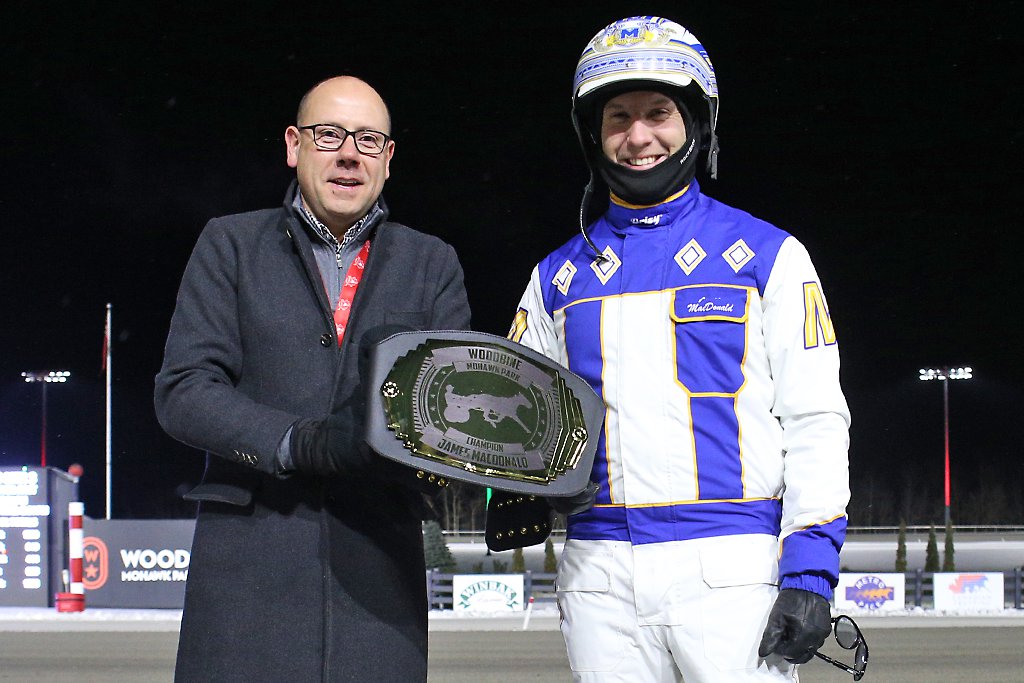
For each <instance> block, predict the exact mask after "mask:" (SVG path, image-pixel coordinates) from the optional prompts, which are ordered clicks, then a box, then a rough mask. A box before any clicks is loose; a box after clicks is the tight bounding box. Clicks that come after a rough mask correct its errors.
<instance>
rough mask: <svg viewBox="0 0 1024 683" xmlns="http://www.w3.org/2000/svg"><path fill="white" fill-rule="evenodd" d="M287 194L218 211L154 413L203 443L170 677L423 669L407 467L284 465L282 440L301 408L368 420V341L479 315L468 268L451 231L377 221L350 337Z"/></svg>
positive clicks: (414, 519) (418, 553) (248, 679)
mask: <svg viewBox="0 0 1024 683" xmlns="http://www.w3.org/2000/svg"><path fill="white" fill-rule="evenodd" d="M294 192H295V188H294V185H293V187H292V189H291V190H290V191H289V193H288V196H287V197H286V198H285V202H284V207H283V208H280V209H276V210H266V211H256V212H252V213H246V214H239V215H234V216H227V217H224V218H217V219H214V220H212V221H210V222H209V224H207V226H206V228H205V229H204V231H203V233H202V234H201V236H200V237H199V240H198V242H197V244H196V247H195V250H194V252H193V254H192V257H191V259H190V260H189V263H188V266H187V268H186V270H185V274H184V276H183V278H182V283H181V289H180V291H179V293H178V299H177V305H176V308H175V311H174V316H173V318H172V320H171V325H170V332H169V335H168V338H167V347H166V351H165V356H164V362H163V367H162V368H161V370H160V373H159V374H158V375H157V377H156V394H155V402H156V413H157V417H158V419H159V421H160V424H161V425H162V426H163V428H164V429H165V430H166V431H167V432H168V433H169V434H170V435H171V436H173V437H175V438H177V439H179V440H180V441H183V442H185V443H187V444H189V445H191V446H194V447H196V448H198V449H201V450H204V451H207V458H206V471H205V474H204V477H203V481H202V483H201V484H200V485H199V486H198V487H196V489H195V490H194V491H193V492H192V494H191V497H192V498H193V499H195V500H199V501H200V506H199V513H198V519H197V522H196V531H195V538H194V540H193V546H192V561H191V566H190V569H189V577H188V583H187V585H186V592H185V612H184V617H183V620H182V627H181V638H180V644H179V650H178V661H177V667H176V671H175V679H176V680H177V681H204V682H217V681H240V682H241V681H244V682H245V683H253V682H255V681H268V682H270V681H273V682H275V683H277V682H280V681H289V682H294V683H307V682H313V681H359V682H360V683H370V682H380V681H395V682H399V681H400V682H402V683H406V682H408V681H423V680H426V658H427V614H426V612H427V605H426V589H425V580H424V565H423V551H422V535H421V531H420V515H421V513H422V512H423V508H422V502H423V501H422V497H421V495H420V494H419V493H418V492H415V491H414V490H413V489H412V488H407V487H406V486H404V485H402V484H403V483H405V481H404V480H403V477H404V476H405V475H409V474H411V471H410V470H407V469H405V468H402V467H401V466H398V465H394V464H393V463H390V462H389V461H385V460H384V459H383V458H378V459H377V461H376V462H377V463H378V464H379V465H380V467H379V468H377V469H375V470H373V471H370V472H368V473H367V474H366V476H364V477H360V478H358V479H356V480H342V481H339V480H335V481H325V480H319V479H315V478H311V477H307V476H305V475H301V474H294V475H291V476H280V475H278V474H276V467H275V453H276V451H277V448H278V446H279V444H280V443H281V440H282V437H283V436H284V434H285V432H286V431H287V430H288V428H289V426H290V425H291V424H292V423H293V422H295V421H296V420H298V419H300V418H321V417H325V416H327V415H328V414H330V413H337V414H341V415H345V416H348V417H350V418H351V419H352V420H354V421H355V422H356V423H357V424H361V423H362V419H363V416H364V414H365V407H364V406H365V398H364V394H365V387H364V385H363V383H362V382H361V379H360V376H361V371H365V362H366V352H367V350H368V349H369V347H370V346H372V345H373V344H374V343H375V342H377V341H380V340H381V339H384V338H385V337H387V336H389V335H390V334H393V333H395V332H400V331H407V330H423V329H468V327H469V304H468V302H467V298H466V292H465V289H464V285H463V276H462V268H461V266H460V264H459V261H458V258H457V257H456V254H455V251H454V250H453V249H452V248H451V247H450V246H449V245H447V244H445V243H444V242H442V241H441V240H440V239H437V238H436V237H432V236H428V235H425V234H422V233H419V232H416V231H414V230H411V229H409V228H407V227H405V226H403V225H399V224H397V223H390V222H383V221H382V222H381V223H379V224H378V225H377V226H376V228H375V232H374V234H373V238H372V243H371V249H370V255H369V259H368V263H367V267H366V270H365V274H364V276H363V279H362V282H361V284H360V285H359V288H358V290H357V293H356V297H355V301H354V303H353V309H352V316H351V318H350V320H349V326H348V331H347V332H346V335H345V338H344V343H343V346H342V347H341V348H340V349H339V348H338V345H337V342H336V339H335V336H334V334H335V333H334V324H333V319H332V313H331V310H330V305H329V303H328V299H327V296H326V293H325V291H324V287H323V284H322V282H321V279H320V275H319V271H318V269H317V266H316V262H315V259H314V256H313V252H312V249H311V246H310V235H309V231H308V230H309V229H308V227H307V226H305V225H304V224H303V223H302V222H301V221H300V219H298V217H297V216H296V215H295V213H294V211H293V210H292V209H291V201H292V199H293V197H294ZM363 447H365V445H364V446H363ZM399 470H400V471H399ZM399 480H402V481H399Z"/></svg>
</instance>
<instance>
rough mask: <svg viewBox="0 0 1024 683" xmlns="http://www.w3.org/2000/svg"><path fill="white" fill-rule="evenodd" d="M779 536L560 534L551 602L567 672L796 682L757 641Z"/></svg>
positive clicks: (663, 680) (664, 681)
mask: <svg viewBox="0 0 1024 683" xmlns="http://www.w3.org/2000/svg"><path fill="white" fill-rule="evenodd" d="M777 584H778V540H777V539H776V538H775V537H773V536H767V535H763V534H751V535H741V536H721V537H715V538H703V539H696V540H692V541H673V542H669V543H652V544H646V545H637V546H634V545H631V544H630V543H629V542H626V541H582V540H569V541H566V543H565V547H564V548H563V550H562V556H561V559H560V561H559V566H558V579H557V591H558V608H559V611H560V613H561V617H562V619H561V629H562V635H563V636H564V638H565V643H566V649H567V650H568V654H569V663H570V665H571V667H572V671H573V680H574V681H577V682H583V683H593V682H598V681H599V682H601V683H612V682H621V683H678V682H679V681H685V682H686V683H733V682H736V683H739V682H741V681H742V682H744V683H752V682H755V681H756V682H762V681H787V682H789V683H793V682H794V681H797V680H798V678H797V672H796V669H797V667H796V666H795V665H793V664H790V663H788V662H786V661H785V660H784V659H782V658H781V657H777V656H775V655H772V656H769V657H768V658H767V659H760V658H759V657H758V656H757V647H758V645H759V644H760V642H761V634H762V633H763V631H764V627H765V623H766V622H767V620H768V613H769V611H770V610H771V607H772V604H773V603H774V601H775V596H776V595H777V594H778V587H777Z"/></svg>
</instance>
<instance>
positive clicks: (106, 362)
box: [103, 303, 112, 519]
mask: <svg viewBox="0 0 1024 683" xmlns="http://www.w3.org/2000/svg"><path fill="white" fill-rule="evenodd" d="M110 311H111V305H110V304H109V303H108V304H107V322H106V327H105V328H104V331H103V347H104V357H103V365H104V366H105V367H106V369H107V459H106V472H107V519H110V506H111V504H110V489H111V458H110V451H111V448H110V445H111V433H110V377H111V370H110V361H111V353H110V347H111V346H112V345H111V343H110V341H111V339H110V336H111V335H110V332H111V327H110Z"/></svg>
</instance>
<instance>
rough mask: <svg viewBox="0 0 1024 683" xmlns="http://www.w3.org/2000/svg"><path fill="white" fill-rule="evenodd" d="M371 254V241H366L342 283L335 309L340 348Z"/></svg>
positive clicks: (335, 327)
mask: <svg viewBox="0 0 1024 683" xmlns="http://www.w3.org/2000/svg"><path fill="white" fill-rule="evenodd" d="M369 254H370V240H366V243H365V244H363V248H362V249H360V250H359V253H358V254H356V257H355V259H353V261H352V265H351V266H349V267H348V273H347V274H346V275H345V280H344V282H342V283H341V294H339V295H338V305H337V306H336V307H335V309H334V331H335V332H336V333H337V335H338V346H341V340H342V339H344V338H345V327H346V326H347V325H348V316H349V314H351V313H352V300H353V299H355V298H356V288H357V287H359V281H360V280H361V279H362V278H363V269H364V268H366V257H367V256H369Z"/></svg>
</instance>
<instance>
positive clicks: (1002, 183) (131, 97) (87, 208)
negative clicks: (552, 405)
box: [0, 1, 1024, 524]
mask: <svg viewBox="0 0 1024 683" xmlns="http://www.w3.org/2000/svg"><path fill="white" fill-rule="evenodd" d="M89 4H92V3H66V4H57V3H52V4H50V5H49V6H48V7H47V6H46V5H47V3H37V2H11V1H8V2H5V3H3V6H2V8H0V58H2V64H3V67H4V69H3V70H4V75H3V77H2V78H3V80H2V88H0V116H2V121H3V123H4V132H3V134H2V135H0V150H2V159H3V160H4V164H3V170H2V173H3V175H4V180H3V183H2V184H0V187H2V191H0V222H2V223H0V224H2V228H3V241H2V243H0V284H2V286H0V312H2V317H3V324H2V325H0V466H20V465H26V464H28V465H32V464H38V463H39V458H40V453H39V451H40V421H41V391H40V389H39V385H28V384H25V383H24V382H22V380H21V377H20V373H21V372H22V371H26V370H32V371H35V370H50V369H66V370H70V371H71V372H72V373H73V376H72V381H71V382H70V383H68V384H66V385H61V386H55V387H51V389H50V391H49V393H48V402H47V406H48V411H47V412H48V421H49V425H48V439H47V459H48V464H50V465H54V466H58V467H62V468H66V467H67V466H68V465H70V464H71V463H75V462H77V463H80V464H82V465H83V466H84V468H85V476H84V477H83V479H82V494H83V499H84V501H85V503H86V513H87V514H89V515H90V516H94V517H101V516H102V515H103V512H104V508H103V501H104V493H103V462H104V380H103V375H102V373H101V369H100V364H101V344H102V334H103V321H104V313H105V306H106V304H107V303H108V302H109V303H111V304H113V317H114V326H113V337H114V346H113V354H114V359H113V369H114V385H113V391H114V412H113V424H114V430H113V441H114V448H113V451H114V487H113V499H114V516H115V517H167V516H178V515H187V514H190V512H191V507H190V506H188V505H186V504H184V503H181V502H179V501H178V499H177V497H178V495H179V494H180V493H181V492H182V491H183V490H184V489H185V488H187V487H188V486H190V485H192V484H194V483H196V482H197V480H198V478H199V476H200V474H201V471H202V457H201V455H200V454H199V453H198V452H196V451H193V450H191V449H189V448H187V447H184V446H181V445H179V444H177V443H176V442H174V441H173V440H171V439H170V438H169V437H167V436H165V435H164V434H163V433H162V432H161V430H160V428H159V426H158V425H157V423H156V419H155V417H154V415H153V409H152V388H153V376H154V375H155V374H156V372H157V370H158V369H159V365H160V361H161V356H162V351H163V344H164V340H165V337H166V333H167V325H168V322H169V319H170V316H171V312H172V310H173V305H174V298H175V294H176V290H177V286H178V282H179V280H180V277H181V272H182V270H183V269H184V266H185V263H186V261H187V259H188V256H189V254H190V253H191V250H192V247H193V244H194V242H195V240H196V238H197V236H198V234H199V232H200V230H201V229H202V227H203V225H204V224H205V223H206V221H207V220H209V219H210V218H211V217H214V216H218V215H224V214H229V213H235V212H239V211H247V210H252V209H258V208H266V207H273V206H277V205H279V204H280V202H281V200H282V198H283V196H284V192H285V189H286V187H287V185H288V183H289V181H290V179H291V177H293V172H292V171H291V169H288V168H287V167H286V166H285V157H284V144H283V133H284V129H285V127H286V126H287V125H289V124H290V123H293V120H294V115H295V114H294V112H295V108H296V105H297V103H298V100H299V97H300V96H301V95H302V93H303V92H304V91H305V90H306V89H307V88H308V87H309V86H310V85H312V84H313V83H315V82H316V81H318V80H320V79H322V78H324V77H327V76H331V75H335V74H338V73H352V74H355V75H359V76H361V77H364V78H366V79H367V80H369V81H370V82H371V83H372V84H373V85H374V86H375V87H377V88H378V90H379V91H380V92H381V93H382V94H383V96H384V97H385V99H386V100H387V101H388V104H389V105H390V107H391V111H392V116H393V120H394V136H395V138H396V141H397V148H396V154H395V158H394V160H393V162H392V166H391V170H392V177H391V180H390V181H389V182H388V185H387V187H386V188H385V193H384V196H385V198H386V200H387V202H388V204H389V205H390V207H391V211H392V218H393V219H395V220H398V221H400V222H404V223H406V224H409V225H411V226H413V227H416V228H418V229H420V230H423V231H426V232H431V233H434V234H437V235H439V236H441V237H442V238H444V239H445V240H447V241H449V242H450V243H451V244H453V245H454V246H455V248H456V250H457V251H458V253H459V256H460V258H461V260H462V263H463V267H464V269H465V272H466V284H467V288H468V291H469V296H470V301H471V304H472V307H473V314H474V327H475V329H478V330H480V331H484V332H491V333H496V334H504V333H505V332H506V331H507V329H508V325H509V322H510V320H511V317H512V314H513V313H514V311H515V306H516V303H517V302H518V300H519V296H520V294H521V293H522V290H523V288H524V287H525V285H526V283H527V280H528V278H529V275H530V270H531V269H532V267H533V265H534V264H535V263H536V262H537V261H538V260H539V259H540V258H542V257H543V256H544V255H545V254H546V253H548V252H549V251H551V250H552V249H554V248H555V247H556V246H558V245H559V244H561V243H562V242H564V241H565V240H566V239H568V238H569V237H570V236H571V235H572V234H573V233H574V231H575V229H576V212H577V209H578V203H579V199H580V195H581V190H582V187H583V185H584V184H585V182H586V171H585V167H584V164H583V161H582V157H581V154H580V152H579V150H578V148H577V144H576V141H575V136H574V134H573V131H572V127H571V124H570V119H569V105H570V89H571V80H572V73H573V70H574V67H575V64H576V60H577V58H578V56H579V53H580V52H581V51H582V49H583V47H584V46H585V44H586V43H587V41H588V40H589V39H590V38H591V37H592V36H593V34H594V33H595V32H596V31H597V30H598V29H600V28H602V27H603V26H604V25H605V24H607V23H608V22H610V21H612V20H615V19H618V18H621V17H624V16H629V15H631V14H644V13H646V14H657V15H662V16H668V17H670V18H672V19H674V20H676V21H678V22H680V23H682V24H683V25H685V26H686V27H687V28H689V29H690V30H692V31H693V32H694V33H695V34H696V35H697V36H698V37H699V38H700V39H701V42H702V43H703V44H704V46H705V47H706V48H707V50H708V52H709V53H710V55H711V59H712V61H713V63H714V66H715V69H716V72H717V75H718V83H719V88H720V94H721V110H720V123H719V135H720V138H721V145H722V153H721V157H720V167H719V178H720V179H719V180H717V181H711V180H704V179H702V187H703V190H704V191H705V192H706V193H707V194H709V195H711V196H712V197H715V198H716V199H719V200H721V201H724V202H725V203H727V204H731V205H733V206H737V207H739V208H742V209H744V210H746V211H749V212H751V213H752V214H754V215H756V216H758V217H760V218H764V219H766V220H768V221H770V222H772V223H774V224H776V225H778V226H779V227H782V228H783V229H786V230H788V231H789V232H791V233H792V234H794V235H795V236H797V237H798V238H799V239H800V240H801V241H802V242H803V243H804V244H806V245H807V247H808V249H809V251H810V253H811V255H812V258H813V259H814V262H815V265H816V267H817V269H818V273H819V275H820V277H821V280H822V282H823V285H824V288H825V293H826V296H827V297H828V301H829V306H830V310H831V313H832V317H833V321H834V323H835V326H836V330H837V333H838V336H839V345H840V353H841V357H842V364H843V365H842V380H843V386H844V390H845V392H846V395H847V399H848V401H849V403H850V407H851V411H852V414H853V427H852V431H851V441H852V443H851V450H850V459H851V471H852V479H853V490H854V503H853V505H852V506H851V510H852V511H854V514H853V516H852V520H851V523H853V524H858V523H859V524H865V523H871V522H872V521H874V517H876V516H879V515H881V516H884V514H885V512H884V511H885V510H886V509H890V510H891V509H893V508H896V509H902V510H905V511H907V512H909V513H910V515H911V517H912V519H910V520H908V521H909V522H911V523H917V524H923V523H930V522H940V521H941V519H942V510H941V504H942V499H941V496H942V458H943V411H942V387H941V385H940V384H939V383H938V382H930V383H926V382H920V381H919V380H918V379H917V375H918V369H919V368H921V367H924V366H928V365H944V364H948V365H971V366H972V367H973V368H974V371H975V379H973V380H971V381H969V382H958V383H954V384H952V385H951V386H950V420H951V422H950V429H951V449H952V459H953V484H954V489H953V495H954V506H957V505H963V504H966V503H967V502H968V501H969V500H972V496H973V500H977V499H978V497H979V496H988V495H991V492H992V491H994V490H996V489H999V490H1001V491H1002V492H1003V493H1004V494H1005V495H1006V496H1008V498H1009V499H1010V500H1011V501H1017V503H1018V505H1019V503H1020V500H1021V498H1022V496H1024V484H1022V482H1024V457H1022V456H1024V453H1022V449H1021V447H1020V445H1019V440H1018V438H1017V432H1016V430H1015V427H1014V425H1015V424H1018V423H1019V422H1020V421H1021V417H1020V414H1021V406H1022V405H1024V363H1022V362H1021V359H1020V351H1021V348H1022V342H1024V331H1022V328H1024V325H1022V324H1021V321H1020V316H1021V314H1022V310H1021V304H1020V297H1018V296H1016V295H1014V294H1013V292H1014V291H1015V284H1014V283H1015V282H1016V281H1017V279H1018V277H1017V268H1018V265H1019V263H1020V262H1021V259H1022V257H1024V240H1022V239H1021V235H1020V231H1021V215H1022V212H1021V210H1020V197H1021V194H1022V187H1024V184H1022V181H1024V174H1022V172H1021V163H1020V156H1021V153H1022V147H1024V132H1022V130H1024V127H1022V122H1024V110H1022V105H1021V104H1020V102H1021V100H1022V99H1024V93H1022V88H1021V79H1022V77H1024V60H1022V59H1021V57H1020V54H1021V49H1022V47H1024V41H1022V40H1021V37H1020V26H1021V25H1024V24H1022V21H1024V7H1022V6H1021V3H1018V2H984V3H963V2H958V3H952V2H937V3H936V2H931V3H923V2H905V3H835V2H825V1H822V2H793V3H785V5H784V6H785V8H786V9H784V10H778V11H772V10H770V9H768V8H767V6H766V5H765V4H764V3H758V4H757V5H756V7H757V8H756V9H736V8H735V7H746V6H747V5H748V3H720V2H703V3H682V2H672V3H665V2H647V3H637V2H625V1H624V2H589V3H585V4H584V3H581V4H580V7H579V8H573V7H571V6H569V7H563V6H562V4H561V3H552V2H548V3H498V2H476V3H465V4H463V3H431V4H428V3H420V4H417V5H414V4H413V3H408V2H403V3H389V2H376V3H370V4H369V5H368V6H367V5H363V4H359V5H352V4H346V3H335V4H330V3H328V4H326V5H325V4H307V5H302V4H298V3H269V2H267V3H260V2H254V3H246V4H239V5H238V6H234V7H232V6H228V5H225V4H222V3H217V2H204V3H195V4H196V5H198V6H200V7H202V9H194V10H189V11H187V12H184V11H182V10H181V9H180V6H179V5H191V4H193V3H167V4H163V5H162V4H159V3H133V4H128V5H124V6H123V7H122V8H121V9H118V10H116V11H115V10H113V9H103V10H100V9H96V8H95V7H92V8H86V7H85V6H86V5H89ZM410 5H414V6H421V7H432V8H433V9H432V10H426V9H421V10H407V9H403V8H404V7H407V6H410ZM99 6H103V7H106V6H107V5H105V4H103V3H96V7H99ZM111 6H112V5H111ZM161 7H162V9H156V8H161ZM750 7H755V5H750ZM145 8H148V9H145ZM698 177H700V176H698ZM886 506H888V508H887V507H886ZM1018 509H1019V507H1018ZM954 519H957V517H956V516H955V517H954ZM958 521H963V522H965V523H971V522H973V521H980V520H977V519H962V520H959V519H958ZM1002 521H1005V522H1014V523H1017V524H1021V523H1024V519H1006V520H1002Z"/></svg>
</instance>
